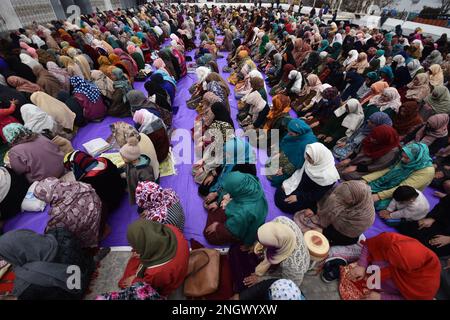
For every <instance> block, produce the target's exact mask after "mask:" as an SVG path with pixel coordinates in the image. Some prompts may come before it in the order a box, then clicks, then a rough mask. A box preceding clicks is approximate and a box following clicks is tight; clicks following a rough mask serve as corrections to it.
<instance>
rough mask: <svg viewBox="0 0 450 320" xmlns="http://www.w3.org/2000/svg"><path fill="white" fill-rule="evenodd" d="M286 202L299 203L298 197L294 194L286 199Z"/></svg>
mask: <svg viewBox="0 0 450 320" xmlns="http://www.w3.org/2000/svg"><path fill="white" fill-rule="evenodd" d="M284 202H287V203H289V204H292V203H295V202H297V196H296V195H295V194H293V195H292V196H289V197H287V198H286V199H284Z"/></svg>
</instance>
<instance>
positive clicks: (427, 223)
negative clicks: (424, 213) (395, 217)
mask: <svg viewBox="0 0 450 320" xmlns="http://www.w3.org/2000/svg"><path fill="white" fill-rule="evenodd" d="M434 221H435V220H434V219H432V218H425V219H421V220H419V221H418V223H417V224H418V225H419V230H421V229H423V228H429V227H431V226H432V225H433V223H434Z"/></svg>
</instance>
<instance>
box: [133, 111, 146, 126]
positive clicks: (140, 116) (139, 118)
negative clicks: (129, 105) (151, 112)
mask: <svg viewBox="0 0 450 320" xmlns="http://www.w3.org/2000/svg"><path fill="white" fill-rule="evenodd" d="M144 120H145V110H144V109H140V110H138V111H136V112H135V113H134V116H133V121H134V122H136V123H139V124H142V123H144Z"/></svg>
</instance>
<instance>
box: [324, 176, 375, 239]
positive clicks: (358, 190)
mask: <svg viewBox="0 0 450 320" xmlns="http://www.w3.org/2000/svg"><path fill="white" fill-rule="evenodd" d="M317 209H318V211H317V215H318V217H319V221H320V225H321V226H322V227H323V228H326V227H328V226H329V225H332V226H333V227H334V228H335V229H336V230H337V231H339V232H340V233H342V234H343V235H345V236H347V237H350V238H356V237H359V236H360V235H361V234H362V233H363V232H364V231H366V230H367V229H368V228H369V227H371V226H372V224H373V223H374V221H375V207H374V205H373V200H372V191H371V189H370V187H369V186H368V185H367V184H366V183H365V182H363V181H356V180H355V181H346V182H343V183H342V184H340V185H339V186H337V187H335V188H334V189H333V190H332V192H331V194H329V196H328V197H327V196H325V197H322V200H320V201H319V202H318V204H317Z"/></svg>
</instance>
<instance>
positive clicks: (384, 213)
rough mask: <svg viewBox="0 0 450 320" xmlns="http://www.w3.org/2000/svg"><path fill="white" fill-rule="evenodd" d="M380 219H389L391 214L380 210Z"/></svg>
mask: <svg viewBox="0 0 450 320" xmlns="http://www.w3.org/2000/svg"><path fill="white" fill-rule="evenodd" d="M380 218H382V219H391V212H390V211H388V210H381V211H380Z"/></svg>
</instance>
